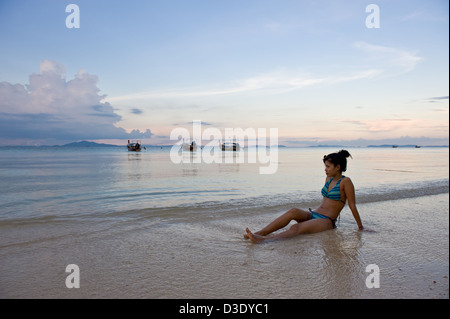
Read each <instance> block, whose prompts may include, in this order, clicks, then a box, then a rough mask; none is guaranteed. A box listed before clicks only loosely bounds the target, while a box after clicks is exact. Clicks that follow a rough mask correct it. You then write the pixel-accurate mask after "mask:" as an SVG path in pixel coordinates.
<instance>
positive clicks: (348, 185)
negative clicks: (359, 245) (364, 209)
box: [342, 178, 364, 230]
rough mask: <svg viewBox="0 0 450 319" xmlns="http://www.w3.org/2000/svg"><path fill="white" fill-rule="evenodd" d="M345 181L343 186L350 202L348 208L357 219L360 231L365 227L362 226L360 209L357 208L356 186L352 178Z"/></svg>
mask: <svg viewBox="0 0 450 319" xmlns="http://www.w3.org/2000/svg"><path fill="white" fill-rule="evenodd" d="M344 181H345V183H344V185H342V186H344V192H345V196H346V197H347V200H348V207H350V210H351V211H352V214H353V218H354V219H355V221H356V224H357V225H358V227H359V230H363V229H364V227H363V225H362V222H361V218H360V217H359V213H358V209H357V208H356V196H355V186H354V185H353V182H352V181H351V179H350V178H346V179H345V180H344Z"/></svg>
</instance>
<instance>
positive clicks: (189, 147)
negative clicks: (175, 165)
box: [181, 140, 198, 152]
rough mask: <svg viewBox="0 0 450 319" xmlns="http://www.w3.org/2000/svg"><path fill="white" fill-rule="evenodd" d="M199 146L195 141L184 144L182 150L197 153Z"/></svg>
mask: <svg viewBox="0 0 450 319" xmlns="http://www.w3.org/2000/svg"><path fill="white" fill-rule="evenodd" d="M197 148H198V145H197V143H195V141H192V142H191V143H187V142H184V140H183V144H181V149H182V150H183V151H185V152H195V151H197Z"/></svg>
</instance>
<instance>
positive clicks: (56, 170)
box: [0, 146, 449, 298]
mask: <svg viewBox="0 0 450 319" xmlns="http://www.w3.org/2000/svg"><path fill="white" fill-rule="evenodd" d="M339 149H340V148H336V147H311V148H287V147H286V148H285V147H283V148H279V149H278V154H277V157H276V158H275V159H274V163H271V164H272V165H275V166H276V171H275V172H274V173H273V174H261V170H260V168H261V167H265V166H268V165H269V163H267V161H266V162H262V161H258V160H257V161H256V162H255V161H251V160H250V159H251V158H255V157H252V154H251V153H252V152H257V151H256V150H249V149H245V150H243V151H242V153H240V154H241V155H243V160H242V158H240V160H238V156H237V155H236V153H233V152H224V153H223V154H222V155H220V156H221V158H219V159H218V160H217V161H215V162H213V163H209V162H206V161H205V160H203V158H202V154H201V151H197V152H193V153H188V154H183V155H182V160H181V161H179V162H175V161H174V160H173V158H171V148H170V147H153V146H151V147H150V146H148V147H146V149H144V150H143V151H141V152H128V151H127V149H126V147H125V146H124V147H2V148H0V181H1V182H0V297H6V298H16V297H18V298H22V297H23V298H28V297H31V298H40V297H50V298H59V297H63V298H65V297H69V298H70V297H88V298H98V297H100V298H102V297H106V298H109V297H124V298H135V297H144V298H145V297H147V298H173V297H175V298H185V297H198V298H211V297H212V298H229V297H231V298H233V297H242V296H241V295H240V293H237V291H239V290H237V288H238V287H239V288H242V287H240V286H239V282H242V280H237V281H236V284H235V285H231V286H229V287H228V288H222V289H218V287H224V286H223V285H222V286H220V284H219V282H216V281H218V279H217V278H218V276H217V273H216V272H215V271H213V270H212V269H211V270H210V272H208V271H206V273H205V277H204V278H203V280H201V279H199V277H200V278H202V276H201V275H199V274H197V275H193V274H192V273H191V271H192V269H197V270H198V271H199V273H201V271H202V269H203V271H205V269H208V267H206V266H205V265H209V264H215V263H216V262H217V266H218V267H219V268H222V267H225V268H226V267H228V268H229V269H230V272H231V273H234V274H233V275H230V276H237V278H241V279H242V276H244V275H243V273H242V271H243V270H242V269H245V268H246V267H250V268H252V267H255V258H254V254H255V251H254V250H255V249H258V250H259V249H263V250H265V251H266V252H265V253H264V254H267V253H268V251H269V252H272V254H274V251H277V250H281V251H284V252H286V251H289V249H290V248H289V246H286V245H288V244H286V243H283V244H276V243H268V244H262V245H254V244H251V243H249V242H248V241H246V240H245V239H243V237H242V234H243V233H244V230H245V228H246V227H247V226H248V227H250V228H251V229H253V230H255V231H256V230H258V228H261V227H263V226H264V225H265V224H267V223H268V222H270V221H271V220H272V219H273V217H276V216H278V215H279V214H281V213H283V212H284V211H286V210H287V209H289V208H291V207H299V208H309V207H312V208H315V207H317V206H318V205H319V204H320V202H321V195H320V189H321V188H322V186H323V184H324V182H325V171H324V165H323V162H322V158H323V156H324V155H326V154H329V153H332V152H336V151H339ZM347 150H348V151H349V152H350V153H351V155H352V158H349V159H348V168H347V172H345V173H344V175H345V176H348V177H350V178H351V179H352V181H353V184H354V185H355V189H356V202H357V205H358V206H359V211H360V215H361V218H362V221H363V223H364V225H365V227H367V228H369V229H372V230H373V233H370V234H368V235H367V236H371V237H369V238H372V239H374V240H376V241H377V242H379V243H380V244H381V243H383V242H391V245H392V246H389V245H388V246H389V248H386V249H388V251H389V253H390V254H394V255H395V253H393V251H392V250H395V247H396V244H395V242H398V240H399V239H398V238H395V239H394V238H392V240H391V239H386V237H385V236H384V237H383V238H381V237H380V238H377V237H376V236H377V235H376V234H379V235H380V234H383V230H385V229H389V232H393V226H392V223H393V220H392V216H393V214H394V215H395V214H396V213H395V212H393V211H392V210H391V209H389V208H392V207H395V205H397V204H398V203H400V202H402V201H403V202H404V203H406V204H402V205H401V210H402V213H401V214H402V216H404V218H405V219H408V218H409V217H408V214H409V213H411V216H412V215H414V214H413V212H416V213H415V214H416V215H414V216H415V217H414V218H416V220H415V221H416V222H415V224H414V225H416V226H414V227H419V224H418V223H420V224H422V227H428V226H426V225H427V223H430V221H427V222H424V221H425V220H428V219H429V218H432V219H433V222H435V223H437V224H438V226H439V227H443V233H442V232H440V236H438V235H437V234H436V233H434V235H433V229H430V230H429V231H430V233H429V235H427V236H431V237H430V238H432V237H433V236H438V237H436V238H434V239H430V240H432V242H433V245H435V247H434V248H433V249H436V251H437V252H436V254H437V255H438V256H439V257H438V259H439V260H440V261H439V263H438V264H434V263H433V265H432V266H430V267H428V268H427V269H428V270H427V271H424V273H426V274H430V271H429V270H430V269H434V270H433V271H434V272H432V273H433V274H435V275H436V276H437V277H439V279H433V280H431V279H430V282H432V281H436V282H437V283H440V284H442V285H443V286H442V287H441V288H442V291H444V292H443V293H441V294H438V295H433V296H432V297H437V298H439V297H442V296H444V297H445V296H446V297H447V298H448V214H449V206H448V193H449V149H448V147H421V148H413V147H408V148H407V147H398V148H389V147H361V148H347ZM267 151H268V150H267ZM422 199H427V200H430V201H431V202H433V203H434V204H435V205H437V206H436V207H437V208H436V207H435V208H433V209H434V210H438V211H437V212H428V213H427V212H425V211H424V210H423V209H418V208H417V207H418V206H417V205H419V206H420V203H419V204H418V202H420V201H422ZM403 202H402V203H403ZM413 202H414V203H416V204H413ZM424 205H425V207H427V204H424ZM428 206H429V205H428ZM380 207H381V209H380ZM365 208H366V209H365ZM409 209H411V212H408V210H409ZM365 211H367V212H368V215H367V216H366V214H365ZM422 213H423V214H424V215H425V214H427V217H424V221H422V220H420V219H421V217H420V216H421V214H422ZM429 214H433V216H434V217H432V216H429ZM439 214H440V215H439ZM341 215H342V216H341V220H340V222H339V226H338V230H337V231H336V232H337V234H340V236H341V237H339V238H340V239H339V240H341V241H342V242H343V243H344V242H345V239H344V238H345V237H346V235H348V236H350V237H351V238H352V239H351V241H353V242H355V241H356V242H358V240H359V241H360V243H361V242H363V241H362V240H361V239H358V238H359V237H355V236H359V235H355V232H357V227H356V224H355V222H354V220H353V218H352V215H351V213H350V211H349V209H348V207H346V208H345V209H344V211H343V213H342V214H341ZM438 215H439V216H443V217H442V218H444V219H443V221H444V222H443V224H442V218H441V220H439V217H436V216H438ZM411 218H412V217H411ZM411 218H409V220H410V219H411ZM445 220H446V223H445ZM399 223H400V224H401V223H402V221H400V222H399ZM399 227H400V226H399ZM429 227H430V228H434V226H433V225H429ZM339 229H340V230H339ZM400 229H401V231H402V232H404V235H405V236H411V229H410V228H402V227H400ZM434 232H436V229H434ZM330 234H331V235H330ZM333 234H336V233H333V232H330V233H329V234H328V235H319V237H318V238H321V240H323V245H325V246H326V245H328V244H327V243H328V242H329V241H333V240H332V239H330V237H329V236H334V235H333ZM311 236H312V235H311ZM320 236H322V237H320ZM323 236H326V237H323ZM380 236H381V235H380ZM305 238H306V239H303V240H308V241H309V240H311V237H309V235H307V236H306V237H305ZM331 238H334V237H331ZM299 240H302V239H296V240H294V242H295V246H298V245H300V246H301V242H299ZM418 240H419V242H420V239H418ZM441 240H443V241H442V242H441ZM445 240H446V241H447V243H446V244H445ZM219 242H220V244H219ZM286 242H288V243H289V242H291V245H292V241H289V240H287V241H286ZM211 245H212V246H211ZM274 245H282V246H280V247H278V248H277V246H274ZM315 245H317V244H315ZM354 245H356V247H359V246H358V245H359V244H358V243H356V244H354ZM418 245H419V243H418ZM420 245H421V246H422V245H423V244H422V243H420ZM436 245H437V246H436ZM313 246H314V245H313ZM211 247H215V249H214V250H213V252H212V251H209V250H212V248H211ZM256 247H258V248H256ZM259 247H263V248H259ZM314 247H315V250H311V251H307V252H305V251H303V253H308V254H309V257H308V258H309V259H311V258H313V259H312V261H311V260H310V262H313V263H314V262H318V261H319V260H323V259H321V258H324V257H326V256H324V254H326V252H325V253H324V252H323V249H322V248H323V247H322V248H321V247H317V246H314ZM149 249H153V250H156V249H157V250H158V252H155V251H153V250H152V252H149ZM249 249H250V250H252V253H251V255H252V256H253V257H251V258H250V259H251V260H252V262H249ZM321 249H322V250H321ZM180 251H182V252H183V253H182V254H181V255H182V256H183V258H182V259H181V260H178V261H177V262H175V261H176V257H177V256H180ZM205 251H208V253H205ZM319 251H321V252H320V253H319ZM411 251H413V250H411ZM144 252H145V253H144ZM233 252H234V253H233ZM289 252H290V251H289ZM290 253H292V252H290ZM385 253H386V251H384V254H385ZM142 254H144V255H145V256H143V255H142ZM357 255H358V254H357ZM362 255H364V254H363V253H361V254H360V256H362ZM199 256H203V257H199ZM206 256H209V257H208V260H209V262H208V261H206V260H207V257H206ZM227 256H228V257H227ZM270 256H272V257H273V255H269V257H270ZM314 256H315V257H314ZM382 256H383V254H381V253H380V255H379V259H381V260H385V259H383V257H382ZM266 257H267V256H266ZM422 257H423V256H422ZM202 258H203V259H202ZM314 258H315V259H314ZM339 258H341V257H339ZM353 258H355V257H352V258H351V259H353ZM420 258H421V257H420ZM420 258H419V257H417V260H420ZM426 258H430V257H426ZM256 259H258V258H256ZM357 259H358V258H357ZM359 259H360V264H361V267H362V266H363V265H362V264H363V263H366V259H365V258H359ZM362 259H364V262H362V261H361V260H362ZM200 260H202V262H200ZM213 260H216V261H213ZM389 260H391V259H389ZM414 260H416V257H414ZM391 261H392V260H391ZM197 262H200V264H197ZM180 263H181V264H180ZM367 263H368V261H367ZM380 263H382V262H380ZM69 264H77V265H79V266H80V268H81V274H82V277H81V278H82V280H81V282H82V288H80V289H73V290H71V289H68V288H67V287H66V286H65V285H64V279H65V278H66V277H67V276H68V273H66V272H65V266H66V265H69ZM320 265H321V266H320V267H322V268H323V271H324V272H325V273H326V275H324V276H323V278H325V279H323V278H322V280H330V276H331V277H333V276H337V275H336V274H333V273H330V272H327V270H326V266H327V265H326V264H323V263H321V264H320ZM261 266H262V267H263V268H264V267H266V266H267V267H270V265H266V264H265V263H264V262H262V264H261ZM272 266H273V265H272ZM186 267H187V268H186ZM235 267H237V268H235ZM286 267H287V268H288V269H291V268H295V267H296V266H295V263H294V262H293V263H290V262H289V263H288V264H287V265H286ZM320 267H319V268H320ZM393 267H394V266H393ZM395 267H397V268H399V269H402V267H403V268H406V267H407V265H405V266H398V265H396V266H395ZM421 267H422V268H421V269H423V268H424V266H423V265H422V266H421ZM425 268H426V267H425ZM155 269H158V271H156V270H155ZM185 269H190V271H187V270H185ZM233 269H234V270H233ZM358 269H359V268H358ZM250 270H251V269H250ZM253 270H254V269H253ZM216 271H219V270H216ZM247 271H248V269H247V270H246V271H245V276H249V274H250V273H251V271H250V272H247ZM264 271H269V270H268V269H265V270H264ZM264 271H263V273H264ZM414 271H416V270H411V273H414ZM436 271H437V274H436ZM358 273H359V276H360V277H363V276H364V275H365V272H364V270H362V271H361V270H360V269H359V270H358ZM158 274H159V275H158ZM180 274H182V275H180ZM260 274H261V273H260ZM426 274H424V276H425V277H426ZM391 275H392V273H391ZM177 276H181V277H177ZM88 277H89V278H90V279H89V280H87V279H86V278H88ZM219 277H220V278H221V279H220V280H221V281H222V282H223V280H225V281H227V279H226V278H227V277H226V275H225V274H224V273H223V272H221V275H220V276H219ZM437 277H436V278H437ZM446 277H447V279H445V278H446ZM83 278H85V280H84V281H83ZM112 278H116V281H115V280H114V279H112ZM117 278H120V280H119V282H117ZM171 278H172V279H175V278H178V280H180V279H181V280H184V282H185V283H186V284H185V285H184V286H183V285H181V286H183V287H181V286H180V283H179V282H178V283H177V284H172V285H171V284H170V282H171ZM195 278H197V279H195ZM258 278H259V279H255V280H257V281H258V280H261V285H262V286H261V287H264V284H262V283H263V282H264V279H263V278H262V276H260V277H258ZM143 282H146V283H147V285H144V284H143ZM283 282H284V281H283ZM306 282H307V281H306ZM318 282H320V280H319V281H318ZM272 285H273V290H272V294H267V292H264V293H261V295H260V296H262V297H269V298H271V297H275V298H285V297H289V296H291V295H287V292H286V291H285V290H283V287H282V286H280V285H279V284H275V283H274V282H272ZM429 285H431V287H433V284H432V283H430V284H429ZM435 285H437V284H436V283H435ZM319 286H320V285H319ZM319 286H317V281H315V284H313V288H311V287H309V288H308V290H309V291H313V294H312V296H318V297H321V296H322V297H323V295H324V294H325V297H333V295H329V290H324V289H325V288H323V287H319ZM83 287H84V289H83ZM150 287H152V288H150ZM314 287H315V288H314ZM361 287H362V288H358V289H359V290H358V289H356V292H350V291H347V293H344V294H343V295H337V296H338V297H339V296H341V297H349V298H353V297H356V298H358V297H360V296H361V294H360V292H361V291H364V292H365V293H368V292H369V291H370V290H369V289H366V288H364V287H365V286H364V282H363V281H362V283H361ZM194 288H195V289H194ZM304 288H306V287H304ZM338 288H339V289H338ZM338 288H336V289H337V291H341V292H340V293H342V290H343V289H344V291H345V289H346V288H345V285H344V288H342V285H341V286H339V285H338ZM311 289H312V290H311ZM349 289H350V290H351V289H354V287H353V288H349ZM411 289H412V290H413V291H414V288H411ZM424 289H425V290H427V291H428V290H429V289H431V288H429V287H428V286H426V288H424ZM269 290H270V289H269ZM75 291H76V292H75ZM240 291H242V289H241V290H240ZM265 291H267V290H265ZM289 291H290V292H291V293H292V291H297V290H293V289H289ZM299 291H303V290H302V289H300V290H298V291H297V292H296V293H294V295H293V297H294V298H304V297H308V296H311V294H306V293H305V294H303V293H300V292H299ZM358 291H359V292H358ZM373 291H375V290H373ZM393 291H395V292H392V295H391V296H393V297H405V296H406V297H410V296H413V297H414V296H419V297H422V296H425V297H428V295H426V294H425V295H421V293H417V292H416V291H414V292H412V291H410V292H409V293H407V294H406V295H403V294H402V293H401V292H400V291H397V290H393ZM445 291H447V293H446V294H445ZM428 293H429V291H428ZM442 294H443V295H442ZM363 295H364V294H363ZM380 296H382V295H380ZM387 296H389V294H387ZM253 297H255V296H253ZM369 297H370V296H369Z"/></svg>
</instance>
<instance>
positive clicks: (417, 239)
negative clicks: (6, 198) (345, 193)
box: [0, 194, 449, 299]
mask: <svg viewBox="0 0 450 319" xmlns="http://www.w3.org/2000/svg"><path fill="white" fill-rule="evenodd" d="M359 210H360V213H361V217H362V219H363V222H364V224H365V226H366V227H367V228H370V229H372V230H375V232H372V233H370V232H359V231H358V230H357V228H356V225H355V223H354V221H353V220H352V217H351V214H350V212H349V211H348V208H345V210H344V211H343V214H342V218H341V223H340V226H339V227H338V229H337V230H332V231H328V232H324V233H320V234H314V235H305V236H299V237H296V238H293V239H289V240H284V241H277V242H268V243H263V244H259V245H255V244H251V243H250V242H249V241H246V240H244V239H243V238H242V234H243V231H244V229H245V227H247V226H248V227H250V228H251V229H254V230H257V229H258V228H259V227H262V226H264V225H265V224H266V223H267V222H269V221H270V220H271V219H272V218H274V217H276V216H278V214H279V212H274V213H271V214H264V215H258V214H257V213H255V214H254V215H247V214H246V215H245V216H244V217H232V218H223V219H215V220H214V219H213V220H210V221H207V222H199V221H195V222H189V221H186V222H185V223H176V224H171V223H159V224H146V223H142V224H139V225H136V224H135V223H130V224H126V223H121V225H120V227H117V231H115V233H114V236H111V235H108V236H106V235H105V232H103V231H101V229H98V228H93V229H95V230H92V231H89V230H88V229H89V227H91V226H89V225H76V226H75V225H72V226H67V225H60V227H66V228H67V231H68V232H69V233H70V231H71V227H78V228H79V229H84V230H86V231H85V232H84V235H79V236H76V235H73V236H64V237H61V238H58V237H55V238H53V239H46V240H43V241H41V242H34V243H30V244H28V245H27V244H22V245H21V247H15V246H14V245H8V246H2V248H1V249H0V260H1V261H0V263H1V269H2V270H1V277H0V297H1V298H248V297H249V296H251V297H252V298H276V299H278V298H283V299H284V298H294V299H298V298H448V297H449V279H448V275H449V257H448V254H449V226H448V225H449V196H448V194H441V195H433V196H426V197H417V198H411V199H401V200H396V201H384V202H375V203H367V204H361V205H360V206H359ZM110 226H112V225H110ZM33 227H36V228H30V229H27V228H26V227H24V228H23V229H22V230H11V231H13V232H14V231H16V232H17V235H18V236H19V235H20V232H21V231H39V227H41V228H42V226H39V225H35V226H33ZM92 227H93V226H92ZM74 233H79V232H75V231H74ZM109 234H110V233H109ZM69 264H77V265H78V266H79V268H80V288H79V289H68V288H67V287H66V285H65V281H66V278H67V276H68V275H69V273H66V272H65V268H66V266H67V265H69ZM370 264H376V265H378V267H379V269H380V276H379V279H380V288H372V289H369V288H368V287H367V286H366V279H367V277H368V276H369V273H368V272H366V267H367V266H368V265H370Z"/></svg>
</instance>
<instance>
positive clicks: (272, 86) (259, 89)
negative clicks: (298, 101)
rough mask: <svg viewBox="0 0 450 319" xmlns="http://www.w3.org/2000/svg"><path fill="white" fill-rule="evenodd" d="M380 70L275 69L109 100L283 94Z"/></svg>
mask: <svg viewBox="0 0 450 319" xmlns="http://www.w3.org/2000/svg"><path fill="white" fill-rule="evenodd" d="M379 74H380V71H379V70H377V69H367V70H362V71H359V72H354V73H351V74H341V75H336V76H328V77H314V76H306V75H301V74H296V73H294V72H286V71H274V72H268V73H263V74H260V75H256V76H253V77H249V78H243V79H237V80H235V81H234V82H233V83H228V84H224V85H222V86H221V88H220V89H217V88H207V87H205V88H201V89H198V88H191V89H189V88H186V89H168V90H163V91H149V92H140V93H132V94H127V95H122V96H116V97H110V98H107V99H105V100H108V101H110V102H120V101H140V100H148V99H164V98H171V99H174V98H189V97H213V96H227V95H238V94H258V95H268V94H269V95H270V94H281V93H287V92H291V91H296V90H300V89H303V88H305V87H308V86H313V85H320V84H335V83H342V82H351V81H356V80H362V79H370V78H373V77H375V76H377V75H379Z"/></svg>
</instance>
